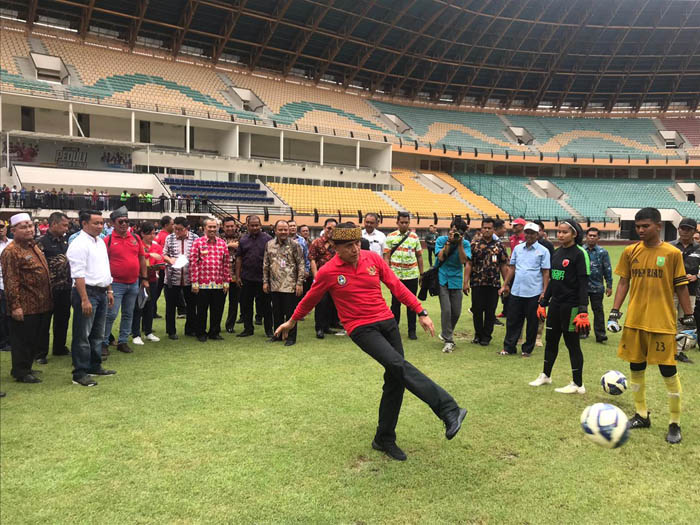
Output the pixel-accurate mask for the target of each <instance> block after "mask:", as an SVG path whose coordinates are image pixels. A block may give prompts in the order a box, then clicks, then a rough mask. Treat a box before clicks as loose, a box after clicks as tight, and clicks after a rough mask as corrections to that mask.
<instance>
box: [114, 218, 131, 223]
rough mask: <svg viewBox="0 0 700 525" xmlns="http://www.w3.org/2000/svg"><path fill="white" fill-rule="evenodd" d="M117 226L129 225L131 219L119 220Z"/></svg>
mask: <svg viewBox="0 0 700 525" xmlns="http://www.w3.org/2000/svg"><path fill="white" fill-rule="evenodd" d="M114 222H116V223H117V224H128V222H129V219H117V220H116V221H114Z"/></svg>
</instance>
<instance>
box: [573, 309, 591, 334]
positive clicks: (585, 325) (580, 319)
mask: <svg viewBox="0 0 700 525" xmlns="http://www.w3.org/2000/svg"><path fill="white" fill-rule="evenodd" d="M574 326H575V327H576V332H577V333H579V334H582V333H583V334H586V335H588V334H589V333H590V331H591V322H590V321H589V320H588V314H587V313H582V314H578V315H577V316H576V317H574Z"/></svg>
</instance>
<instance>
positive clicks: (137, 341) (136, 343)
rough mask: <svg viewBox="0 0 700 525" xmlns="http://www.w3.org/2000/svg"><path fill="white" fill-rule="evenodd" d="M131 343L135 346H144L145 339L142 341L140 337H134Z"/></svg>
mask: <svg viewBox="0 0 700 525" xmlns="http://www.w3.org/2000/svg"><path fill="white" fill-rule="evenodd" d="M131 342H132V343H134V344H135V345H142V344H144V342H143V339H141V338H140V337H134V338H133V339H132V340H131Z"/></svg>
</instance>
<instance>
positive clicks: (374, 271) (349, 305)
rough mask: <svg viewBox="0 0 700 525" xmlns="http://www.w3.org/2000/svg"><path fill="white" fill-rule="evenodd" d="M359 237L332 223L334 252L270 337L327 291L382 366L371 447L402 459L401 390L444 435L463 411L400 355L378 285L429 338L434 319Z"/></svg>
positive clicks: (353, 334)
mask: <svg viewBox="0 0 700 525" xmlns="http://www.w3.org/2000/svg"><path fill="white" fill-rule="evenodd" d="M361 238H362V231H361V230H360V228H359V227H356V226H355V225H354V224H353V223H345V224H342V225H338V226H336V227H335V229H334V230H333V232H332V233H331V239H330V241H331V244H332V245H333V247H334V248H335V251H336V255H335V256H334V257H333V258H332V259H331V260H330V261H328V262H327V263H326V264H324V265H323V267H322V268H321V269H320V270H319V271H318V272H317V273H316V278H315V280H314V284H313V286H312V287H311V289H310V290H309V292H308V293H307V294H306V296H305V297H304V299H302V300H301V302H300V303H299V305H298V306H297V308H296V310H295V311H294V314H293V315H292V318H291V319H290V320H289V321H287V322H286V323H284V324H282V325H280V326H279V328H277V330H276V331H275V335H276V336H277V337H279V336H281V337H282V338H284V339H286V338H287V336H288V334H289V332H290V330H292V329H293V328H294V327H295V326H296V324H297V322H298V321H300V320H302V319H303V318H304V317H305V316H306V315H307V314H308V313H309V312H310V311H311V309H312V308H313V307H314V306H315V305H317V304H318V303H319V301H320V300H321V298H322V297H323V296H324V295H325V294H326V293H329V294H330V295H331V297H332V298H333V301H334V302H335V304H336V306H337V308H338V316H339V317H340V321H341V322H342V323H343V326H344V327H345V329H346V330H347V332H348V334H349V336H350V338H351V339H352V340H353V342H354V343H355V344H356V345H357V346H359V347H360V348H361V349H362V350H363V351H364V352H365V353H367V354H368V355H369V356H370V357H372V358H373V359H375V360H376V361H377V362H379V364H381V365H382V366H383V367H384V369H385V373H384V388H383V393H382V400H381V402H380V404H379V424H378V426H377V431H376V434H375V437H374V439H373V441H372V448H374V449H375V450H379V451H383V452H385V453H386V454H387V455H389V456H390V457H392V458H393V459H396V460H399V461H403V460H405V459H406V454H405V453H404V452H403V451H402V450H401V449H400V448H399V447H398V446H397V445H396V423H397V421H398V418H399V411H400V410H401V403H402V400H403V394H404V390H405V389H408V390H409V391H410V392H411V393H413V394H414V395H415V396H416V397H418V398H419V399H421V400H422V401H423V402H425V403H426V404H427V405H428V406H429V407H430V408H431V409H432V411H433V412H434V413H435V415H436V416H438V417H439V418H440V419H441V420H442V421H443V422H444V423H445V426H446V431H445V437H446V438H447V439H452V438H453V437H454V436H455V435H456V434H457V432H458V431H459V429H460V428H461V426H462V421H463V420H464V417H465V416H466V414H467V410H466V409H464V408H460V407H459V405H457V403H456V402H455V400H454V399H453V398H452V396H451V395H450V394H448V393H447V392H446V391H445V390H443V389H442V388H441V387H440V386H438V385H437V384H435V383H434V382H433V381H432V380H431V379H430V378H428V377H427V376H426V375H424V374H423V373H422V372H421V371H420V370H418V369H417V368H416V367H414V366H413V365H412V364H411V363H409V362H408V361H406V360H405V359H404V355H403V346H402V344H401V334H400V333H399V328H398V325H397V324H396V320H395V319H394V315H393V314H392V313H391V310H389V308H388V307H387V305H386V302H385V301H384V298H383V296H382V288H381V283H384V284H385V285H386V286H387V287H388V288H389V290H390V291H391V293H392V295H393V296H394V297H397V298H398V299H399V300H400V301H401V302H402V303H403V304H405V305H407V306H408V307H409V308H411V310H412V311H414V312H416V313H417V314H418V318H419V322H420V325H421V326H422V327H423V329H424V330H425V331H427V332H429V333H430V335H431V336H434V335H435V329H434V328H433V322H432V321H431V319H430V317H428V312H426V311H425V310H424V309H423V307H422V306H421V303H420V302H419V301H418V299H417V298H416V296H415V295H413V294H412V293H411V292H410V291H409V290H408V288H406V286H404V284H403V283H402V282H401V281H400V280H399V279H398V278H397V277H396V275H395V274H394V272H392V271H391V269H390V268H389V266H388V265H387V264H386V262H385V261H384V259H382V257H380V256H379V255H378V254H376V253H374V252H372V251H370V250H361V249H360V239H361Z"/></svg>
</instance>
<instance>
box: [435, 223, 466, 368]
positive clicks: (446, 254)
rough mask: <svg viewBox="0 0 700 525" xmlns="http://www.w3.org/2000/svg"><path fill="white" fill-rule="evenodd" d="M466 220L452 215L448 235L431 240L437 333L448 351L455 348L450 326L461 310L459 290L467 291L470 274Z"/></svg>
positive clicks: (454, 323)
mask: <svg viewBox="0 0 700 525" xmlns="http://www.w3.org/2000/svg"><path fill="white" fill-rule="evenodd" d="M466 231H467V223H466V222H464V221H463V220H462V217H461V216H459V215H456V216H455V218H454V219H453V220H452V222H451V223H450V232H449V234H448V235H443V236H441V237H438V238H437V240H436V241H435V255H436V256H437V261H436V264H438V265H439V267H438V282H439V283H440V325H441V326H440V327H441V330H440V334H439V336H438V337H439V338H440V340H441V341H443V342H444V343H445V346H443V348H442V351H443V352H445V353H446V354H449V353H451V352H452V350H454V348H455V342H454V337H453V334H454V329H455V326H457V321H459V316H460V314H461V313H462V293H464V295H469V277H470V274H471V262H470V260H471V257H472V251H471V245H470V243H469V241H468V240H467V239H465V238H464V237H465V235H464V234H465V232H466Z"/></svg>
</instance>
